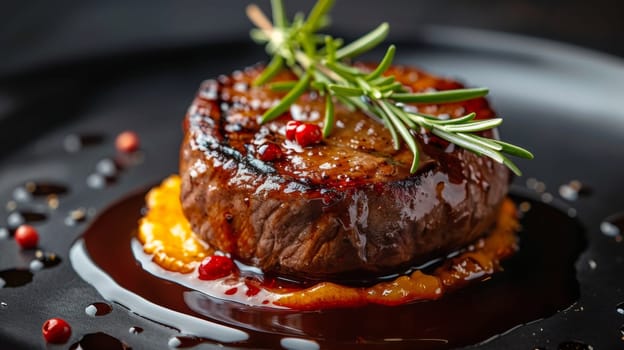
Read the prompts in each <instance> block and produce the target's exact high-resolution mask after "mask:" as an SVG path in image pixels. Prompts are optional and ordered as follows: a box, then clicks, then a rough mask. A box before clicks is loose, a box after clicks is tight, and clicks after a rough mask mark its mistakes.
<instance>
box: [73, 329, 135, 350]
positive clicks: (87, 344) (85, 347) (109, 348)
mask: <svg viewBox="0 0 624 350" xmlns="http://www.w3.org/2000/svg"><path fill="white" fill-rule="evenodd" d="M69 349H70V350H130V349H131V348H130V347H129V346H128V345H127V344H125V343H123V342H122V341H121V340H119V339H117V338H115V337H112V336H110V335H108V334H106V333H102V332H97V333H90V334H87V335H85V336H83V337H82V338H81V339H80V340H79V341H77V342H76V343H74V344H72V345H71V346H70V347H69Z"/></svg>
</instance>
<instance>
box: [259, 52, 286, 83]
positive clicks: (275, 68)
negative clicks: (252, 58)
mask: <svg viewBox="0 0 624 350" xmlns="http://www.w3.org/2000/svg"><path fill="white" fill-rule="evenodd" d="M282 67H284V59H283V58H282V56H273V58H272V59H271V62H270V63H269V65H268V66H266V68H264V70H263V71H262V73H261V74H260V75H259V76H258V77H257V78H256V79H255V80H254V81H253V85H254V86H260V85H262V84H264V83H266V82H267V81H269V80H271V79H273V78H274V77H275V76H276V75H277V73H279V71H280V70H281V69H282Z"/></svg>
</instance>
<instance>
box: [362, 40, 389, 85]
mask: <svg viewBox="0 0 624 350" xmlns="http://www.w3.org/2000/svg"><path fill="white" fill-rule="evenodd" d="M395 52H396V46H394V45H390V46H389V47H388V50H387V51H386V54H385V55H384V57H383V59H382V60H381V62H380V63H379V64H378V65H377V68H376V69H375V70H374V71H372V72H371V73H370V74H369V75H367V76H366V78H365V79H366V80H369V81H370V80H373V79H375V78H379V77H380V76H381V75H382V74H384V72H385V71H386V70H388V68H389V67H390V65H391V64H392V60H393V59H394V53H395Z"/></svg>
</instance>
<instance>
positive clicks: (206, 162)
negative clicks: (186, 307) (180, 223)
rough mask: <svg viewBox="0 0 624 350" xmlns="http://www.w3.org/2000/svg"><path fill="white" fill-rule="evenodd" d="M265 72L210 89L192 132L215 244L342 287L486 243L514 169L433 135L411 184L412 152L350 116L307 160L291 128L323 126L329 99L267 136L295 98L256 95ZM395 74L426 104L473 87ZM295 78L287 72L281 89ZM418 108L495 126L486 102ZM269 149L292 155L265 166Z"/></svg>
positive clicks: (207, 85)
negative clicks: (280, 108)
mask: <svg viewBox="0 0 624 350" xmlns="http://www.w3.org/2000/svg"><path fill="white" fill-rule="evenodd" d="M360 67H361V68H363V69H371V68H374V67H372V66H368V65H363V64H362V65H360ZM262 69H263V67H262V66H261V65H257V66H253V67H249V68H246V69H245V70H243V71H236V72H234V73H233V74H231V75H229V76H221V77H219V78H218V79H216V80H208V81H206V82H204V83H203V84H202V86H201V88H200V90H199V93H198V94H197V96H196V98H195V100H194V101H193V103H192V105H191V107H190V108H189V110H188V113H187V115H186V118H185V121H184V129H185V137H184V141H183V143H182V146H181V152H180V175H181V178H182V189H181V201H182V207H183V210H184V213H185V216H186V217H187V219H188V220H189V222H190V224H191V226H192V228H193V230H194V231H195V232H196V233H197V234H198V235H200V236H201V238H202V239H204V240H205V241H206V242H207V243H209V244H210V245H211V246H213V247H214V248H216V249H219V250H221V251H223V252H226V253H230V254H231V255H232V256H233V257H234V258H236V259H239V260H240V261H242V262H244V263H246V264H250V265H253V266H256V267H259V268H260V269H262V270H263V271H264V272H265V273H270V274H277V275H281V276H289V277H294V278H299V279H313V280H316V279H324V280H342V279H350V278H353V277H358V278H360V277H378V276H383V275H386V274H391V273H395V272H399V271H403V270H404V269H406V268H409V267H411V266H416V265H419V264H423V263H425V262H427V261H429V260H431V259H434V258H439V257H443V256H446V255H447V254H450V253H452V252H454V251H457V250H458V249H461V248H462V247H465V246H466V245H469V244H470V243H471V242H473V241H475V240H476V239H477V238H479V237H480V236H482V235H484V234H486V233H487V232H488V230H489V228H490V227H491V225H492V224H493V222H494V220H495V218H496V215H497V212H498V210H499V206H500V205H501V203H502V200H503V198H504V197H505V196H506V193H507V189H508V183H509V172H508V170H507V168H506V167H505V166H504V165H501V164H498V163H497V162H495V161H493V160H491V159H489V158H485V157H480V156H477V155H475V154H473V153H471V152H469V151H466V150H464V149H461V148H459V147H456V146H455V145H453V144H449V143H447V142H446V141H444V140H441V139H439V138H437V137H436V136H434V135H431V134H428V133H426V132H424V131H423V132H419V133H417V139H418V143H419V149H420V151H421V161H420V165H419V169H418V170H417V172H416V173H414V174H410V172H409V169H410V165H411V161H412V154H411V152H410V151H409V150H408V149H407V147H405V146H402V147H401V149H399V150H395V149H394V148H393V145H392V138H391V135H390V133H389V131H388V130H387V129H386V128H385V127H384V125H383V124H381V123H379V122H378V121H376V120H374V119H372V118H370V117H367V116H365V115H364V114H362V113H361V112H359V111H350V110H348V109H347V108H346V107H344V106H342V105H340V104H336V107H335V119H336V125H335V128H334V131H333V133H332V135H331V136H330V137H328V138H326V139H324V140H323V141H322V142H321V143H320V144H317V145H313V146H308V147H305V148H302V147H301V146H299V145H298V144H296V143H295V142H293V141H288V140H286V137H285V125H286V123H287V122H288V121H290V120H293V119H294V120H298V121H303V122H307V123H315V124H318V125H319V126H321V125H322V122H323V113H324V104H325V103H324V97H322V96H319V95H318V94H317V93H316V92H314V91H311V92H306V93H305V94H304V95H303V96H301V97H300V98H299V99H298V101H297V102H296V104H295V105H293V106H292V107H291V108H290V111H289V112H287V113H285V114H284V115H282V116H280V117H279V118H278V119H276V120H274V121H272V122H269V123H266V124H260V119H261V116H262V114H263V113H264V112H265V111H266V110H267V109H268V108H270V107H271V106H272V105H273V104H274V103H276V102H277V101H278V100H279V99H280V98H282V97H283V96H284V94H285V93H283V92H274V91H272V90H271V89H270V88H268V87H266V86H262V87H255V86H252V84H251V83H252V81H253V80H254V78H255V77H257V76H258V74H259V73H260V72H262ZM386 74H389V75H394V76H395V77H396V79H397V80H398V81H400V82H401V83H402V84H404V85H405V86H406V87H408V88H409V89H411V90H412V91H415V92H417V91H429V90H432V89H435V90H447V89H456V88H461V87H462V85H461V84H460V83H458V82H456V81H453V80H450V79H444V78H439V77H436V76H433V75H431V74H428V73H426V72H423V71H421V70H418V69H415V68H411V67H405V66H393V67H391V68H390V69H389V70H388V72H387V73H386ZM295 78H296V77H295V76H294V75H293V74H292V73H290V72H288V71H284V72H281V73H280V74H279V75H278V76H277V77H276V78H275V81H281V80H284V81H286V80H293V79H295ZM411 108H416V109H418V111H419V112H422V113H428V114H432V115H437V116H439V117H441V118H456V117H459V116H462V115H465V114H466V113H468V112H475V113H477V119H486V118H491V117H493V116H494V112H493V111H492V110H491V109H490V107H489V105H488V102H487V101H486V100H485V99H483V98H477V99H473V100H469V101H465V102H459V103H448V104H437V105H436V104H414V105H412V107H411ZM484 135H485V136H488V137H492V136H494V135H492V133H491V132H486V133H485V134H484ZM266 143H274V144H276V145H278V146H279V147H280V148H281V150H282V152H283V153H282V157H281V158H278V159H276V160H274V161H268V162H266V161H262V160H260V157H259V156H258V149H259V148H260V146H262V145H264V144H266Z"/></svg>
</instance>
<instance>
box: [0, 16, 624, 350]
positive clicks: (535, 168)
mask: <svg viewBox="0 0 624 350" xmlns="http://www.w3.org/2000/svg"><path fill="white" fill-rule="evenodd" d="M398 54H399V55H398V59H397V60H398V62H399V63H407V64H413V65H417V66H421V67H423V68H425V69H428V70H430V71H432V72H434V73H438V74H443V75H448V76H452V77H457V78H459V79H461V80H462V81H467V82H469V83H470V84H471V85H479V86H487V87H489V88H490V90H491V94H490V99H491V101H492V103H493V105H494V108H495V109H496V110H497V111H498V112H499V113H500V114H501V115H502V116H504V118H505V123H504V125H503V127H502V129H501V133H502V135H504V138H505V139H507V140H509V141H511V142H514V143H518V144H520V145H523V146H528V147H529V148H530V149H531V150H532V151H533V152H534V153H535V154H536V159H535V160H533V161H519V162H518V163H519V165H520V167H521V168H522V170H523V171H524V173H525V176H524V177H521V178H516V179H515V181H514V185H515V187H516V188H517V190H518V191H525V192H527V193H528V194H529V195H530V196H533V197H537V198H539V194H537V193H533V192H532V191H530V190H526V189H524V188H525V183H526V181H527V179H529V178H534V179H537V180H538V181H541V182H543V183H544V184H545V185H546V190H545V191H546V192H547V193H549V194H551V195H552V197H553V198H554V199H553V202H552V203H553V205H555V206H557V207H559V208H562V209H564V210H568V209H569V208H574V209H575V210H576V213H577V214H578V216H577V218H578V220H579V221H580V222H581V223H582V225H583V226H585V228H586V234H587V240H588V246H587V250H586V251H585V252H584V253H583V254H582V255H581V257H580V258H579V260H578V261H577V263H576V267H577V274H578V279H579V282H580V285H581V291H580V292H581V297H580V300H579V301H578V302H577V303H576V304H575V305H574V306H573V307H571V308H570V309H568V310H566V311H563V312H560V313H558V314H557V315H555V316H553V317H550V318H548V319H545V320H540V321H537V322H534V323H531V324H529V325H525V326H521V327H517V328H515V329H513V330H511V331H510V332H508V333H507V334H505V335H503V336H501V337H497V338H496V339H493V340H492V341H490V342H487V343H485V344H482V345H480V346H479V348H483V349H499V348H508V349H530V348H532V347H534V346H541V347H544V348H547V349H557V348H558V347H559V345H560V344H561V343H564V342H567V341H572V340H578V341H582V342H584V343H587V344H590V345H592V346H593V347H594V349H615V348H621V347H624V341H623V340H622V334H621V332H622V330H621V327H622V326H624V315H622V314H620V313H618V312H617V311H616V309H617V305H618V304H619V303H620V302H623V301H624V279H622V276H624V243H620V242H618V240H617V239H616V238H614V237H609V236H607V235H605V234H603V233H601V230H600V224H601V222H602V221H603V220H604V219H605V218H606V217H608V216H610V215H612V214H616V213H618V212H622V211H624V183H623V182H622V179H623V178H624V151H623V150H624V109H622V108H621V96H622V93H623V92H624V63H623V62H622V61H620V60H618V59H615V58H611V57H608V56H604V55H601V54H597V53H593V52H588V51H585V50H583V49H578V48H572V47H568V46H564V45H561V44H557V43H552V42H545V41H538V40H533V39H527V38H522V37H517V36H510V35H503V34H496V33H488V32H481V31H467V30H458V29H448V28H433V29H431V30H428V31H425V32H422V33H420V34H419V36H418V37H417V38H414V40H413V41H411V42H408V43H400V45H399V53H398ZM263 58H264V57H263V52H262V50H261V49H259V48H257V47H255V46H251V45H250V44H248V43H247V41H246V40H245V41H243V39H241V41H240V42H235V43H226V44H221V45H216V44H215V45H212V46H203V47H182V48H177V49H175V50H173V49H172V50H167V51H162V50H161V51H154V52H145V53H142V54H134V55H132V56H128V57H111V58H102V59H97V60H88V61H80V62H70V63H68V64H66V65H61V66H55V67H52V68H50V69H44V70H39V71H33V72H30V73H26V74H20V75H16V76H13V77H7V78H5V79H4V80H3V81H2V84H1V85H0V114H1V115H5V116H6V117H5V118H2V119H0V137H2V140H3V141H2V145H3V149H2V150H0V203H2V208H0V212H1V213H2V218H0V227H2V226H6V225H5V224H6V221H5V218H6V217H8V215H9V213H10V212H9V211H8V210H5V208H4V206H5V204H6V203H7V202H9V201H10V200H11V199H12V197H13V195H14V193H13V192H14V189H15V188H16V187H19V186H20V185H22V184H24V183H25V182H26V181H30V180H35V181H46V182H49V181H52V182H58V183H62V184H65V185H67V186H68V187H69V192H68V193H67V194H64V195H61V196H59V200H60V205H59V207H58V208H57V209H55V210H50V209H48V208H47V207H46V204H45V201H44V200H43V199H35V200H34V201H31V202H28V203H18V208H24V209H35V210H38V211H41V212H44V213H45V214H46V215H47V217H48V218H47V220H45V221H41V222H37V223H34V224H35V226H36V227H37V228H38V229H39V231H40V233H41V241H40V245H41V247H42V248H44V249H45V250H50V251H54V252H56V253H58V254H59V255H60V256H61V258H62V259H63V261H62V263H61V264H60V265H58V266H56V267H53V268H48V269H44V270H42V271H39V272H36V273H35V274H34V277H33V281H32V282H31V283H28V284H26V285H24V286H21V287H16V288H6V287H5V288H0V302H3V303H6V306H1V307H0V348H2V349H4V348H7V349H20V348H24V349H31V348H43V347H45V346H46V345H45V343H44V341H43V338H42V336H41V330H40V329H41V325H42V324H43V322H44V321H45V320H46V319H48V318H51V317H59V316H60V317H63V318H65V319H66V320H68V321H69V322H70V324H72V326H73V331H74V332H73V335H72V339H71V340H70V342H68V343H67V344H71V343H72V342H74V341H76V340H77V339H78V338H79V337H80V336H81V335H84V334H87V333H93V332H97V331H103V332H106V333H108V334H111V335H113V336H115V337H117V338H119V339H122V340H123V341H124V342H126V343H127V344H129V345H130V346H132V348H133V349H154V348H166V346H167V345H166V344H167V340H168V339H169V337H170V336H172V335H176V334H177V332H176V331H175V330H173V329H170V328H168V327H164V326H161V325H159V324H156V323H154V322H151V321H148V320H146V319H144V318H141V317H139V316H136V315H134V314H132V313H129V312H128V311H127V310H126V309H124V308H122V307H120V306H118V305H115V306H114V308H113V312H112V313H111V314H109V315H107V316H105V317H101V318H92V317H89V316H87V315H85V312H84V309H85V307H86V306H87V305H89V304H91V303H93V302H96V301H103V300H102V297H101V296H99V294H98V293H97V292H96V291H95V289H93V288H92V287H91V286H90V285H88V284H87V283H85V282H83V281H82V280H81V279H80V278H79V277H78V276H77V275H76V273H75V272H74V271H73V269H72V267H71V265H70V263H69V258H68V252H69V248H70V245H71V243H72V242H73V241H74V240H75V239H76V238H78V237H79V236H80V234H81V233H82V232H83V230H84V229H85V227H86V226H85V225H88V222H89V221H90V220H92V216H90V217H89V218H88V219H87V221H86V222H83V223H78V224H77V225H74V226H68V225H66V224H65V222H64V220H65V217H66V216H67V214H68V212H69V211H71V210H73V209H76V208H79V207H85V208H94V209H95V211H96V212H97V211H101V210H102V209H104V208H105V207H106V206H107V205H109V204H110V203H112V202H113V201H114V200H116V199H119V198H121V197H123V196H124V195H125V194H127V193H128V192H130V191H132V190H136V189H139V188H142V187H144V186H147V185H150V184H153V183H156V182H158V181H159V180H161V179H162V178H164V177H165V176H167V175H169V174H172V173H175V172H176V168H177V156H178V154H177V153H178V145H179V143H180V141H181V137H182V132H181V120H182V116H183V115H184V113H185V110H186V108H187V106H188V104H189V103H190V101H191V99H192V97H193V95H194V93H195V91H196V89H197V87H198V85H199V83H200V82H201V80H203V79H205V78H211V77H216V76H217V75H218V74H220V73H229V72H231V71H233V70H235V69H238V68H242V67H244V66H246V65H250V64H252V63H254V62H256V61H258V60H262V59H263ZM125 129H132V130H135V131H136V132H138V133H139V135H140V136H141V141H142V155H143V161H142V162H139V163H137V164H135V165H132V166H129V167H127V168H126V169H124V170H123V171H121V172H120V173H119V176H118V177H117V178H116V181H114V182H113V183H111V184H109V186H107V187H106V188H105V189H100V190H97V189H92V188H90V187H89V186H87V183H86V178H87V177H88V176H89V175H90V174H92V173H94V172H95V166H96V163H97V162H98V161H99V160H100V159H102V158H107V157H109V158H112V157H115V149H114V138H115V135H116V134H117V133H119V132H120V131H122V130H125ZM72 133H77V134H92V135H99V136H101V140H99V141H100V142H96V143H95V144H94V145H91V146H88V147H85V148H83V149H82V150H81V151H80V152H77V153H68V152H67V151H65V149H64V147H63V141H64V139H65V137H66V136H67V135H69V134H72ZM571 180H579V181H581V182H582V183H583V184H586V185H587V186H589V187H590V188H591V192H590V193H589V194H588V195H586V196H581V197H579V199H577V200H575V201H572V202H566V201H564V200H563V199H562V198H561V197H560V196H559V194H558V189H559V186H560V185H562V184H565V183H568V182H569V181H571ZM523 189H524V190H523ZM544 198H546V199H547V200H548V199H549V196H548V195H546V196H544ZM111 244H114V242H111ZM561 244H562V245H565V244H566V242H565V241H562V242H561ZM33 256H34V253H33V252H31V251H20V250H19V249H18V248H17V246H16V244H15V243H14V241H13V240H12V239H10V238H9V239H0V271H2V270H6V269H11V268H18V267H20V268H28V266H29V264H30V261H31V260H32V259H33ZM535 288H540V286H535ZM2 305H4V304H2ZM131 326H140V327H142V328H144V329H145V331H144V332H143V333H141V334H140V335H133V334H130V333H128V328H130V327H131ZM67 346H68V345H64V346H58V347H56V346H51V347H50V348H67Z"/></svg>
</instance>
